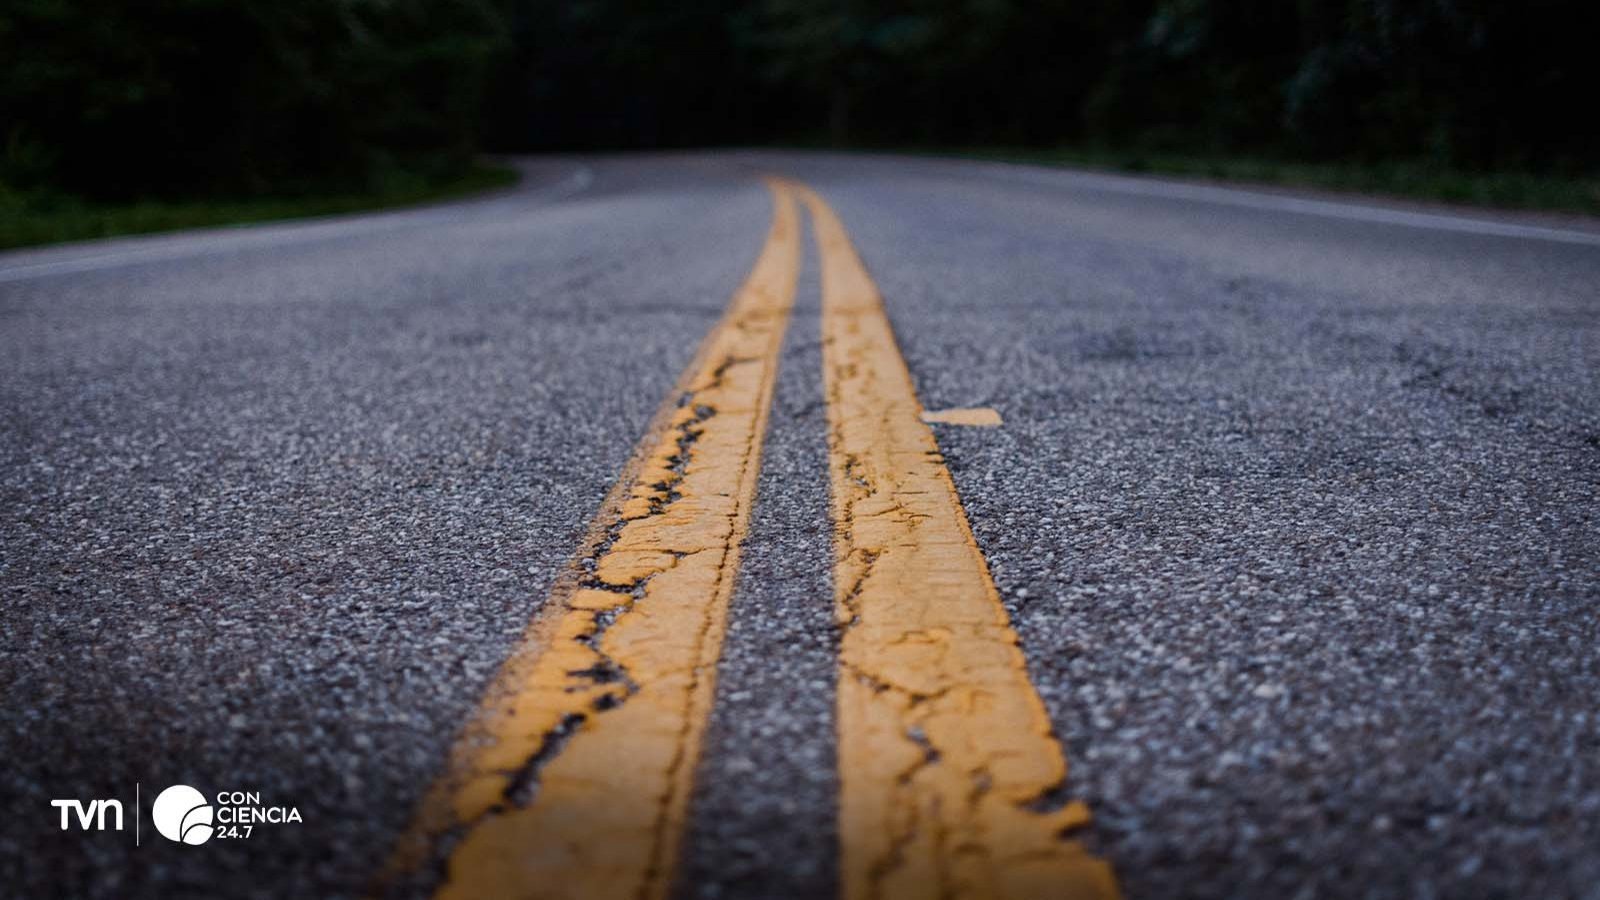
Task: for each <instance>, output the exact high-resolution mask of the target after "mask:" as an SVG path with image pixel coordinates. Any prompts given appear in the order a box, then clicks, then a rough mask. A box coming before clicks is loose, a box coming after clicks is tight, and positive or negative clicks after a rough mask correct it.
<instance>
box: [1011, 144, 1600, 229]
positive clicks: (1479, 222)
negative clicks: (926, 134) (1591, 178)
mask: <svg viewBox="0 0 1600 900" xmlns="http://www.w3.org/2000/svg"><path fill="white" fill-rule="evenodd" d="M988 165H989V166H990V167H991V169H992V171H993V173H994V174H995V175H997V176H1000V177H1003V178H1009V179H1012V180H1017V181H1028V182H1033V183H1036V184H1051V185H1055V186H1057V187H1082V188H1088V189H1090V190H1101V191H1107V192H1110V193H1119V194H1133V195H1137V196H1143V197H1161V198H1166V199H1177V200H1191V201H1195V202H1199V203H1213V204H1220V205H1224V206H1238V207H1244V208H1246V209H1260V210H1269V211H1272V212H1288V213H1298V214H1301V215H1309V216H1321V217H1324V218H1331V219H1344V220H1347V221H1354V222H1373V223H1378V224H1382V225H1401V226H1405V227H1410V228H1427V229H1432V230H1435V231H1453V232H1458V233H1462V234H1477V235H1486V236H1490V237H1509V238H1525V239H1529V240H1541V241H1555V242H1558V243H1564V244H1583V245H1587V246H1591V247H1600V232H1588V231H1575V230H1571V229H1566V228H1550V227H1546V226H1541V225H1518V224H1515V223H1512V222H1495V221H1492V220H1489V219H1475V218H1470V217H1467V216H1456V215H1446V214H1440V213H1424V212H1408V211H1406V210H1399V209H1386V208H1384V207H1378V206H1366V205H1363V204H1357V203H1340V202H1335V201H1331V200H1309V199H1305V198H1301V197H1286V196H1282V195H1279V194H1267V193H1260V192H1256V191H1249V190H1243V189H1240V188H1226V187H1213V186H1211V185H1202V184H1184V183H1181V182H1174V181H1164V180H1156V179H1144V178H1131V177H1128V176H1123V175H1111V174H1105V173H1100V172H1083V171H1077V170H1069V169H1063V170H1060V171H1050V170H1042V169H1039V168H1037V167H1033V166H1028V165H1024V164H1017V163H989V164H988Z"/></svg>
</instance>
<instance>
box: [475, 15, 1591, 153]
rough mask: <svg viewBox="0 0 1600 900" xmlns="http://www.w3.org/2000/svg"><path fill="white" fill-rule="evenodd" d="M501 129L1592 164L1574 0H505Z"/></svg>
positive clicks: (586, 135) (601, 136)
mask: <svg viewBox="0 0 1600 900" xmlns="http://www.w3.org/2000/svg"><path fill="white" fill-rule="evenodd" d="M511 8H512V10H513V15H514V17H515V19H516V21H517V23H518V25H517V36H518V37H517V41H516V43H517V47H518V50H517V52H516V54H515V55H514V56H513V57H511V58H509V59H508V60H507V63H506V65H505V67H504V69H503V72H504V75H503V79H504V81H505V83H506V85H508V86H509V87H508V88H507V90H506V92H505V93H504V95H503V97H502V99H503V100H504V101H505V102H503V103H502V104H500V105H499V106H498V107H497V108H496V110H495V111H494V113H493V115H494V116H495V118H496V122H497V123H498V124H497V127H496V128H495V129H494V134H495V136H496V139H497V141H498V142H499V143H500V144H501V145H502V146H505V147H508V148H546V147H558V148H569V147H570V148H577V147H597V146H657V145H663V144H667V145H671V144H693V143H708V142H730V141H769V140H782V141H811V140H818V139H825V140H829V141H831V142H833V143H836V144H854V145H861V144H908V143H909V144H918V145H933V144H943V145H967V146H972V145H980V144H997V143H1006V144H1014V145H1034V146H1045V145H1055V144H1077V145H1089V146H1103V147H1119V148H1129V149H1139V150H1145V151H1152V152H1168V151H1181V152H1186V153H1214V154H1238V153H1256V154H1270V155H1275V156H1281V157H1286V158H1303V159H1312V160H1315V159H1332V158H1340V159H1346V160H1353V161H1373V160H1392V159H1404V160H1409V161H1413V162H1418V163H1423V164H1428V165H1434V166H1439V167H1443V168H1450V169H1462V168H1465V169H1506V168H1511V169H1518V170H1533V171H1563V172H1577V171H1593V170H1594V169H1595V168H1596V166H1597V163H1600V129H1597V128H1595V127H1593V126H1592V125H1591V124H1590V123H1589V121H1588V120H1589V119H1590V118H1591V116H1589V114H1588V108H1589V107H1590V106H1592V105H1593V104H1594V102H1595V96H1596V89H1595V86H1594V84H1592V83H1591V82H1594V81H1596V80H1597V79H1596V78H1595V77H1594V76H1593V75H1592V74H1591V73H1592V70H1593V67H1592V66H1591V65H1589V64H1588V63H1587V62H1586V56H1585V54H1584V51H1583V48H1582V47H1580V46H1579V45H1580V42H1584V41H1586V40H1587V39H1588V38H1587V31H1586V29H1585V28H1584V27H1583V26H1582V24H1581V23H1583V22H1585V21H1587V19H1588V18H1589V17H1588V16H1586V15H1585V13H1586V12H1588V4H1584V3H1580V2H1577V0H1533V2H1526V3H1522V4H1508V3H1505V2H1503V0H1331V2H1324V0H1127V2H1121V0H1032V2H1028V0H963V2H948V0H946V2H935V0H750V2H735V0H706V2H682V3H649V2H644V0H582V2H575V3H573V2H556V0H514V2H513V3H512V7H511Z"/></svg>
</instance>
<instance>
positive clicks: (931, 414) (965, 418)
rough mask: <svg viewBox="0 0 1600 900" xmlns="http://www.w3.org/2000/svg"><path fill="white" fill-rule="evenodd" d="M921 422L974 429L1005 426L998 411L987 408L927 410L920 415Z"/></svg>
mask: <svg viewBox="0 0 1600 900" xmlns="http://www.w3.org/2000/svg"><path fill="white" fill-rule="evenodd" d="M922 421H924V422H927V423H929V424H930V425H966V426H969V427H974V428H999V427H1000V426H1001V425H1003V424H1005V423H1004V422H1003V421H1001V419H1000V412H999V410H996V409H994V408H993V407H989V406H975V407H971V408H967V409H941V410H937V411H935V410H927V411H925V412H923V414H922Z"/></svg>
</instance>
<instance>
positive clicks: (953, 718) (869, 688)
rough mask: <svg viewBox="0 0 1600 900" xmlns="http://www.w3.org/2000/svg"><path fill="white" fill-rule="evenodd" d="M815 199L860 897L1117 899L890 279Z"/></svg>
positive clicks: (842, 748) (844, 780) (842, 758)
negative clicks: (904, 343) (936, 433)
mask: <svg viewBox="0 0 1600 900" xmlns="http://www.w3.org/2000/svg"><path fill="white" fill-rule="evenodd" d="M801 196H802V197H803V199H804V200H805V202H806V205H807V206H808V208H809V209H810V211H811V218H812V222H813V227H814V228H815V229H816V234H817V244H818V246H819V248H820V249H821V255H822V292H823V324H822V330H823V369H824V371H823V378H824V388H825V391H826V395H827V400H828V427H829V435H828V440H829V455H830V470H831V474H832V503H833V515H834V523H835V529H836V535H835V555H836V561H835V574H834V584H835V599H836V607H837V609H836V612H837V619H838V622H839V623H840V627H841V630H842V636H841V647H840V662H839V665H840V678H839V697H838V730H839V773H840V798H839V803H840V811H839V815H840V840H841V843H842V860H843V862H842V864H843V869H844V871H843V884H844V895H845V897H846V898H848V900H898V898H906V900H910V898H925V897H955V898H990V897H996V898H999V897H1004V898H1018V900H1033V898H1041V897H1052V898H1096V900H1101V898H1114V897H1116V896H1117V887H1116V882H1115V879H1114V877H1113V875H1112V873H1111V869H1110V867H1109V866H1108V865H1107V864H1106V863H1104V862H1102V861H1100V860H1098V859H1095V858H1094V857H1092V856H1090V855H1089V853H1088V852H1087V851H1086V850H1085V849H1084V848H1083V847H1082V845H1081V844H1079V843H1078V842H1077V841H1076V840H1073V839H1072V838H1071V836H1070V835H1069V834H1068V832H1070V831H1071V830H1072V829H1075V828H1079V827H1081V826H1083V825H1084V824H1085V823H1086V822H1087V820H1088V810H1087V809H1086V808H1085V807H1084V806H1083V805H1082V804H1081V803H1059V802H1044V801H1045V800H1049V799H1051V798H1053V797H1054V796H1055V795H1056V793H1057V789H1058V787H1059V786H1060V785H1061V784H1062V783H1063V782H1064V779H1065V778H1066V774H1067V767H1066V761H1065V759H1064V758H1063V756H1062V753H1061V748H1060V745H1059V743H1058V742H1057V740H1056V738H1055V735H1054V734H1053V733H1052V731H1051V727H1050V721H1049V718H1048V717H1047V716H1046V714H1045V710H1044V706H1043V704H1042V703H1041V702H1040V700H1039V696H1038V694H1037V692H1036V691H1035V690H1034V688H1033V685H1032V683H1031V682H1030V681H1029V680H1028V674H1027V669H1026V666H1025V662H1024V659H1023V656H1022V651H1021V649H1020V647H1019V646H1018V643H1017V636H1016V633H1015V632H1014V631H1012V629H1011V626H1010V624H1009V621H1008V619H1007V617H1006V613H1005V609H1004V607H1002V606H1001V605H1000V600H999V596H998V594H997V593H996V591H995V587H994V583H993V581H992V580H991V579H990V577H989V571H988V567H987V565H986V563H985V562H984V559H983V555H982V553H981V552H980V551H979V549H978V547H977V544H976V543H975V542H974V540H973V538H972V534H971V531H970V529H969V527H968V524H967V519H966V514H965V512H964V511H963V509H962V507H961V502H960V499H959V497H958V496H957V494H956V491H955V485H954V483H953V482H952V481H951V479H950V475H949V472H948V471H947V470H946V469H945V466H944V463H943V461H942V458H941V457H940V455H939V448H938V445H937V444H936V443H935V442H934V438H933V433H932V431H931V430H930V429H929V428H928V425H927V424H926V422H925V419H924V417H922V416H921V415H920V414H921V412H922V411H921V408H920V405H919V404H918V402H917V398H916V391H915V387H914V386H913V384H912V382H911V374H910V372H909V371H908V370H907V369H906V366H905V362H904V360H903V359H902V358H901V355H900V352H899V349H898V348H897V346H896V343H895V339H894V334H893V332H892V330H891V328H890V325H889V320H888V318H887V316H886V315H885V314H884V311H883V305H882V302H881V300H880V298H879V296H878V291H877V288H876V286H875V285H874V284H873V283H872V279H871V277H870V276H869V275H868V274H867V272H866V269H865V267H864V266H863V265H862V264H861V261H860V259H859V258H858V257H857V256H856V253H855V250H854V248H853V247H852V246H851V245H850V240H849V237H848V235H847V234H846V232H845V230H844V226H843V225H842V224H841V223H840V221H839V219H838V218H837V217H836V216H835V215H834V213H833V211H832V210H831V209H829V207H828V205H827V204H826V203H825V202H823V200H822V199H821V198H820V197H818V196H817V195H816V194H814V193H812V192H810V191H802V194H801ZM956 412H961V413H964V414H965V413H971V412H974V411H971V410H963V411H956ZM990 412H992V411H990ZM994 418H995V420H996V422H995V424H998V418H999V417H998V414H995V416H994Z"/></svg>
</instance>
